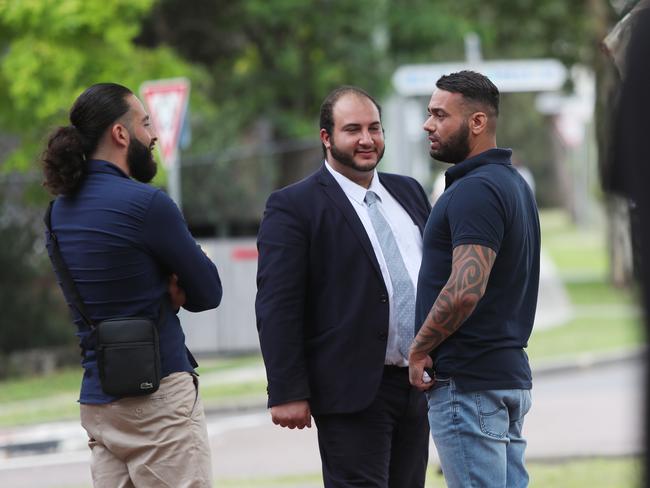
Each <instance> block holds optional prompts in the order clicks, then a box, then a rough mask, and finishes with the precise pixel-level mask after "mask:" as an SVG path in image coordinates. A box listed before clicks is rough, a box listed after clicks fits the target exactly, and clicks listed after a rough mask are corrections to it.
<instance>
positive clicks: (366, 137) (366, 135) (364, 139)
mask: <svg viewBox="0 0 650 488" xmlns="http://www.w3.org/2000/svg"><path fill="white" fill-rule="evenodd" d="M372 143H373V139H372V135H370V132H369V131H367V130H366V131H363V132H362V133H361V137H360V138H359V144H361V145H366V146H367V145H371V144H372Z"/></svg>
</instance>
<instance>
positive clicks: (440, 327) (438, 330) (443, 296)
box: [411, 244, 497, 354]
mask: <svg viewBox="0 0 650 488" xmlns="http://www.w3.org/2000/svg"><path fill="white" fill-rule="evenodd" d="M496 256H497V255H496V253H495V252H494V251H493V250H492V249H490V248H489V247H485V246H479V245H475V244H471V245H461V246H458V247H456V248H454V253H453V257H452V264H451V275H450V276H449V280H447V284H446V285H445V287H444V288H443V289H442V291H441V292H440V294H439V295H438V298H437V299H436V301H435V303H434V304H433V307H431V311H430V312H429V315H427V318H426V320H425V321H424V324H422V328H421V329H420V332H418V334H417V336H416V337H415V340H414V341H413V344H412V346H411V349H412V351H413V352H419V353H426V354H428V353H429V352H431V351H432V350H433V349H435V348H436V347H438V346H439V345H440V343H442V341H444V340H445V339H446V338H447V337H449V336H450V335H451V334H453V333H454V332H456V330H457V329H458V328H459V327H460V326H461V324H462V323H463V322H464V321H465V319H467V317H469V316H470V314H471V313H472V312H473V311H474V309H475V308H476V305H477V304H478V302H479V300H480V299H481V297H482V296H483V294H484V293H485V288H486V286H487V282H488V278H489V277H490V271H491V270H492V265H493V264H494V260H495V259H496Z"/></svg>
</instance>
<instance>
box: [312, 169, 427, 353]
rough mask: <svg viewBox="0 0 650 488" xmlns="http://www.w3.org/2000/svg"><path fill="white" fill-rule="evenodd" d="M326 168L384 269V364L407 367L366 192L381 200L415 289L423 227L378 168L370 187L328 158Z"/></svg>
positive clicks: (391, 295) (380, 208)
mask: <svg viewBox="0 0 650 488" xmlns="http://www.w3.org/2000/svg"><path fill="white" fill-rule="evenodd" d="M325 167H326V168H327V170H328V171H329V172H330V173H331V174H332V176H333V177H334V179H335V180H336V182H337V183H338V184H339V186H340V187H341V189H342V190H343V192H344V193H345V195H346V196H347V197H348V200H350V203H351V204H352V207H353V208H354V210H355V211H356V212H357V215H358V216H359V219H360V220H361V223H362V224H363V227H364V229H365V230H366V234H368V238H369V239H370V243H371V244H372V248H373V250H374V251H375V256H377V261H378V262H379V268H380V269H381V274H382V276H383V278H384V283H385V284H386V289H387V291H388V303H389V305H390V313H389V319H388V345H387V347H386V360H385V364H393V365H396V366H408V362H407V358H405V357H403V356H402V354H401V353H400V351H399V345H398V337H397V319H396V316H395V315H396V313H395V307H394V306H393V303H394V299H393V285H392V282H391V280H390V274H389V273H388V266H386V260H385V259H384V254H383V253H382V251H381V246H380V244H379V240H378V239H377V234H376V233H375V229H374V227H373V226H372V222H371V221H370V216H369V215H368V206H367V205H366V203H365V202H364V198H365V196H366V192H368V191H373V192H375V193H376V194H377V195H378V196H379V198H380V199H381V203H380V205H379V210H380V211H381V213H382V215H383V216H384V217H385V218H386V221H387V222H388V224H389V225H390V228H391V230H392V231H393V235H394V236H395V240H396V241H397V247H398V248H399V251H400V253H401V254H402V259H403V260H404V265H405V266H406V270H407V271H408V274H409V276H410V278H411V281H412V282H413V288H414V289H415V290H417V284H418V273H419V271H420V263H421V262H422V236H421V235H420V229H419V228H418V226H417V225H416V224H415V223H414V222H413V220H412V219H411V217H410V216H409V214H408V213H407V212H406V210H404V208H403V207H402V206H401V205H400V204H399V203H398V202H397V200H395V198H394V197H393V196H392V195H391V194H390V193H389V192H388V190H386V188H384V186H383V185H382V184H381V182H380V181H379V177H378V176H377V171H376V170H375V171H374V172H373V178H372V182H371V183H370V187H369V188H368V189H366V188H364V187H363V186H361V185H358V184H357V183H355V182H354V181H352V180H350V179H348V178H347V177H345V176H343V175H342V174H341V173H338V172H337V171H336V170H335V169H334V168H332V167H331V166H330V165H329V163H328V162H327V161H325ZM413 326H414V327H415V324H413Z"/></svg>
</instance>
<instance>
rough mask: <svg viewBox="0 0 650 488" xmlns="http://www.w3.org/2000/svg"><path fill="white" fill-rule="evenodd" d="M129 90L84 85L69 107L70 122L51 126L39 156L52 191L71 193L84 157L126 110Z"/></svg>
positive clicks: (78, 181)
mask: <svg viewBox="0 0 650 488" xmlns="http://www.w3.org/2000/svg"><path fill="white" fill-rule="evenodd" d="M131 94H132V92H131V90H129V89H128V88H126V87H124V86H122V85H118V84H116V83H98V84H96V85H93V86H91V87H90V88H88V89H86V90H85V91H84V92H83V93H82V94H81V95H79V97H78V98H77V100H75V102H74V104H73V105H72V108H71V109H70V116H69V119H70V123H71V125H68V126H66V127H59V128H58V129H56V130H54V132H52V134H51V135H50V137H49V139H48V141H47V147H46V149H45V151H44V153H43V156H42V162H43V174H44V177H45V180H44V181H43V186H45V187H46V188H47V189H48V190H49V191H50V193H52V194H53V195H70V194H72V193H74V192H75V191H76V190H77V189H78V188H79V185H80V184H81V182H82V181H83V178H84V176H85V174H86V159H88V158H89V157H90V156H91V155H92V154H93V153H94V152H95V150H96V149H97V145H98V144H99V141H100V139H101V137H102V136H103V135H104V132H105V131H106V129H107V128H108V127H109V126H110V125H111V124H113V123H114V122H115V121H116V120H117V119H119V118H120V117H122V116H123V115H124V114H126V113H127V112H128V111H129V104H128V102H127V100H126V98H127V97H128V96H129V95H131Z"/></svg>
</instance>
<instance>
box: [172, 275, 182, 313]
mask: <svg viewBox="0 0 650 488" xmlns="http://www.w3.org/2000/svg"><path fill="white" fill-rule="evenodd" d="M168 292H169V298H170V299H171V302H172V307H173V309H174V310H175V311H177V312H178V310H179V309H180V308H181V307H182V306H183V305H185V299H186V297H185V290H183V289H182V288H181V287H180V286H178V276H176V275H175V274H172V275H171V276H170V277H169V288H168Z"/></svg>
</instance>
